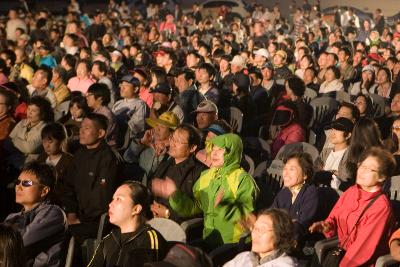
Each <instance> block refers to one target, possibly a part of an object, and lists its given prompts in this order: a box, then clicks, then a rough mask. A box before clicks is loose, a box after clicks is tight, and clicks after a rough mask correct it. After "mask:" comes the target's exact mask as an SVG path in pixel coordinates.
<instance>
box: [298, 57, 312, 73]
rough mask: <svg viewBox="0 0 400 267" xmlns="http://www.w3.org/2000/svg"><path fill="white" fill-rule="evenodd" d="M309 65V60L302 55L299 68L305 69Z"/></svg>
mask: <svg viewBox="0 0 400 267" xmlns="http://www.w3.org/2000/svg"><path fill="white" fill-rule="evenodd" d="M309 66H310V61H308V58H307V57H303V58H302V59H301V61H300V68H301V69H302V70H305V69H306V68H308V67H309Z"/></svg>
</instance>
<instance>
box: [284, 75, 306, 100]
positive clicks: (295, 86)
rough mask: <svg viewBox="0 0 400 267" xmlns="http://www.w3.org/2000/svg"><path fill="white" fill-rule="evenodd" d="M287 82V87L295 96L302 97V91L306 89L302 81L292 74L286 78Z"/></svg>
mask: <svg viewBox="0 0 400 267" xmlns="http://www.w3.org/2000/svg"><path fill="white" fill-rule="evenodd" d="M287 84H288V86H289V88H290V89H291V90H292V91H293V93H294V94H295V96H298V97H302V96H303V95H304V91H305V90H306V85H305V84H304V81H303V80H302V79H300V78H299V77H297V76H292V77H290V78H289V79H287Z"/></svg>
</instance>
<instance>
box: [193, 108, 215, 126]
mask: <svg viewBox="0 0 400 267" xmlns="http://www.w3.org/2000/svg"><path fill="white" fill-rule="evenodd" d="M215 120H216V116H215V113H206V112H198V113H197V115H196V122H197V127H198V128H199V129H205V128H208V127H209V126H210V125H211V124H212V123H213V122H214V121H215Z"/></svg>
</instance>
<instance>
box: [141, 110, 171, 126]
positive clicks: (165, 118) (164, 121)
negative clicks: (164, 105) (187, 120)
mask: <svg viewBox="0 0 400 267" xmlns="http://www.w3.org/2000/svg"><path fill="white" fill-rule="evenodd" d="M146 123H147V124H148V125H150V127H151V128H154V127H156V125H157V124H161V125H163V126H165V127H168V128H171V129H174V130H175V129H176V127H178V125H179V119H178V117H177V116H176V115H175V113H173V112H171V111H167V112H164V113H163V114H161V115H160V116H159V117H158V118H157V119H153V118H147V119H146Z"/></svg>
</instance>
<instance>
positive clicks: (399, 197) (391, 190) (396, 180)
mask: <svg viewBox="0 0 400 267" xmlns="http://www.w3.org/2000/svg"><path fill="white" fill-rule="evenodd" d="M383 191H384V192H385V194H386V195H387V197H388V198H389V199H390V204H391V205H392V210H393V213H394V216H395V218H396V220H397V222H400V175H399V176H392V177H390V179H387V180H386V182H385V184H384V186H383Z"/></svg>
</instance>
